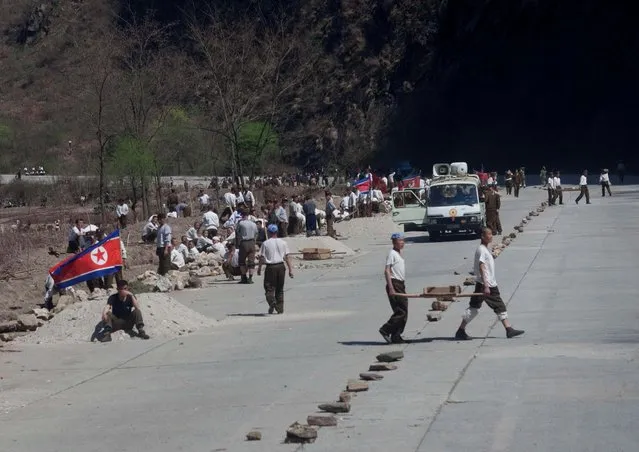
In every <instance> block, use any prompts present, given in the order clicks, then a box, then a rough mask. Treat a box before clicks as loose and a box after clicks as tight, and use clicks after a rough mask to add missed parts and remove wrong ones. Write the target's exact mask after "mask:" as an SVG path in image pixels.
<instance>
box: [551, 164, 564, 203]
mask: <svg viewBox="0 0 639 452" xmlns="http://www.w3.org/2000/svg"><path fill="white" fill-rule="evenodd" d="M553 182H554V183H555V201H557V199H559V204H563V203H564V192H563V190H562V189H561V177H560V174H559V171H555V177H554V178H553Z"/></svg>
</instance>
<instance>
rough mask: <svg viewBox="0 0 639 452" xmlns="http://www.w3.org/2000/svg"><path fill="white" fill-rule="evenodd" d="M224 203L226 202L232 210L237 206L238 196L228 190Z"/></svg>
mask: <svg viewBox="0 0 639 452" xmlns="http://www.w3.org/2000/svg"><path fill="white" fill-rule="evenodd" d="M224 204H226V205H227V206H228V207H230V208H231V209H232V210H235V207H236V206H237V198H236V197H235V195H234V194H233V193H232V192H230V191H228V192H226V193H224Z"/></svg>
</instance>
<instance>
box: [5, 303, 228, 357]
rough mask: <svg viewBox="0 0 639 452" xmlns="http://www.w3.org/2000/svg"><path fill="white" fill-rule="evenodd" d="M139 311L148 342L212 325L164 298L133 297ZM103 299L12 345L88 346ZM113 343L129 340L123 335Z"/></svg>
mask: <svg viewBox="0 0 639 452" xmlns="http://www.w3.org/2000/svg"><path fill="white" fill-rule="evenodd" d="M137 299H138V302H139V303H140V306H141V308H142V315H143V317H144V324H145V330H146V332H147V334H149V335H150V336H151V338H152V339H156V338H159V339H170V338H174V337H177V336H181V335H184V334H188V333H192V332H193V331H196V330H198V329H200V328H205V327H209V326H212V325H214V324H215V322H216V321H215V320H213V319H209V318H208V317H205V316H203V315H201V314H199V313H197V312H195V311H193V310H192V309H189V308H187V307H186V306H184V305H183V304H181V303H179V302H178V301H176V300H175V299H173V298H171V297H170V296H168V295H166V294H161V293H147V294H140V295H137ZM106 300H107V299H106V297H100V298H96V299H94V300H87V301H83V302H80V303H76V304H73V305H70V306H69V307H67V308H66V309H65V310H64V311H62V312H60V313H59V314H57V315H56V316H55V317H53V318H52V319H51V320H49V321H48V322H46V323H45V324H44V325H43V326H42V327H40V328H38V329H37V330H36V331H34V332H33V333H30V334H28V335H26V336H22V337H18V338H16V339H15V342H19V343H24V344H77V343H83V342H89V341H90V339H91V335H92V334H93V332H94V329H95V327H96V325H97V324H98V322H99V321H100V317H101V314H102V308H103V307H104V305H105V304H106ZM113 340H131V338H129V336H128V335H127V334H126V333H124V332H123V331H118V332H116V333H114V334H113Z"/></svg>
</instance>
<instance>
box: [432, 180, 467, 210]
mask: <svg viewBox="0 0 639 452" xmlns="http://www.w3.org/2000/svg"><path fill="white" fill-rule="evenodd" d="M478 203H479V197H478V196H477V187H476V186H475V185H473V184H447V185H435V186H431V187H430V190H429V193H428V205H429V206H431V207H442V206H462V205H468V206H472V205H474V204H478Z"/></svg>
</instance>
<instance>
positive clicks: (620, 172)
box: [617, 161, 626, 184]
mask: <svg viewBox="0 0 639 452" xmlns="http://www.w3.org/2000/svg"><path fill="white" fill-rule="evenodd" d="M617 176H619V183H620V184H623V178H624V177H625V176H626V165H624V164H623V162H621V161H620V162H619V163H617Z"/></svg>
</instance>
